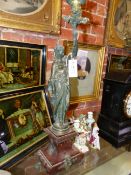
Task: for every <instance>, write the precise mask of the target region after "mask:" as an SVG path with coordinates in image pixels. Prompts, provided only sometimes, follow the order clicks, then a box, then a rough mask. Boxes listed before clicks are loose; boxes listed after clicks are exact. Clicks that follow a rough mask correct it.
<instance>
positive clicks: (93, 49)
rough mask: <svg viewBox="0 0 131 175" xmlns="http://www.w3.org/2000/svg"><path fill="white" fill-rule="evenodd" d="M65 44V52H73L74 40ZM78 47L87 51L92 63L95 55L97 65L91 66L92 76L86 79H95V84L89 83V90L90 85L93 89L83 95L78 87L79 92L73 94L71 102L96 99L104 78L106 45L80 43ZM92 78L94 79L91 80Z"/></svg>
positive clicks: (88, 80)
mask: <svg viewBox="0 0 131 175" xmlns="http://www.w3.org/2000/svg"><path fill="white" fill-rule="evenodd" d="M64 46H65V54H69V53H70V52H71V49H72V47H73V42H72V41H64ZM78 48H79V49H80V50H82V51H85V52H87V57H88V58H89V60H90V62H91V63H92V61H91V59H92V58H93V56H94V58H93V61H94V62H95V63H93V65H95V66H94V67H91V71H90V76H89V77H88V78H87V80H86V81H87V84H88V83H89V82H90V81H94V84H92V85H91V84H88V86H87V91H88V87H89V86H90V88H92V89H93V90H92V93H88V92H87V94H86V92H85V94H84V95H82V96H81V95H78V94H79V89H78V94H77V95H76V96H73V97H72V96H71V100H70V103H71V104H73V103H79V102H84V101H92V100H96V99H98V98H99V95H100V85H101V78H102V70H103V62H104V53H105V47H102V46H95V45H87V44H83V43H79V44H78ZM79 49H78V52H79ZM96 54H97V57H96ZM88 55H89V56H88ZM91 66H92V65H91ZM93 71H94V72H95V73H94V74H95V75H92V74H93ZM91 79H93V80H91ZM82 83H83V82H82V81H81V84H82ZM70 85H71V84H70ZM83 86H84V84H83ZM91 86H92V87H91Z"/></svg>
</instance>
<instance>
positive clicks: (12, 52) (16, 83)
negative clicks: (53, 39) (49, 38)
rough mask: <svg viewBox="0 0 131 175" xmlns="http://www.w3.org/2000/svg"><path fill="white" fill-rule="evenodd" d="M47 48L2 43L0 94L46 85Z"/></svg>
mask: <svg viewBox="0 0 131 175" xmlns="http://www.w3.org/2000/svg"><path fill="white" fill-rule="evenodd" d="M45 63H46V46H42V45H35V44H28V43H18V42H10V41H2V40H1V41H0V94H3V93H6V92H12V91H16V90H22V89H25V88H26V89H27V88H29V87H34V86H41V85H43V84H44V83H45Z"/></svg>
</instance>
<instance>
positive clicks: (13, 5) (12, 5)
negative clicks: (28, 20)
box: [0, 0, 47, 15]
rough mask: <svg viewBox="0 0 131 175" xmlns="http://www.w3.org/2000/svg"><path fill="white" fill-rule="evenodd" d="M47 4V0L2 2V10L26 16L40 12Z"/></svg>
mask: <svg viewBox="0 0 131 175" xmlns="http://www.w3.org/2000/svg"><path fill="white" fill-rule="evenodd" d="M46 2H47V0H1V2H0V10H2V11H5V12H10V13H14V14H17V15H20V14H21V15H24V14H29V13H32V12H35V11H38V10H39V9H41V7H43V6H44V5H45V4H46Z"/></svg>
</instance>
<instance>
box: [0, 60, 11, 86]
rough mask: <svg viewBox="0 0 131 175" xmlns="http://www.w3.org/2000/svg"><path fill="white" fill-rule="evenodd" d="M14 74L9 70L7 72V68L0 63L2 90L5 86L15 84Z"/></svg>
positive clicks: (0, 84)
mask: <svg viewBox="0 0 131 175" xmlns="http://www.w3.org/2000/svg"><path fill="white" fill-rule="evenodd" d="M13 79H14V78H13V74H12V72H11V70H10V69H9V70H8V71H6V69H5V66H4V65H3V63H0V88H2V87H3V86H4V84H6V83H7V84H8V83H13Z"/></svg>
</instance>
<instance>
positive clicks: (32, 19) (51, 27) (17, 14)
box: [0, 0, 61, 34]
mask: <svg viewBox="0 0 131 175" xmlns="http://www.w3.org/2000/svg"><path fill="white" fill-rule="evenodd" d="M60 18H61V0H38V1H36V0H35V1H32V0H6V1H5V0H2V1H1V3H0V26H3V27H9V28H13V29H19V30H28V31H33V32H44V33H54V34H55V33H56V34H58V33H60Z"/></svg>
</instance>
